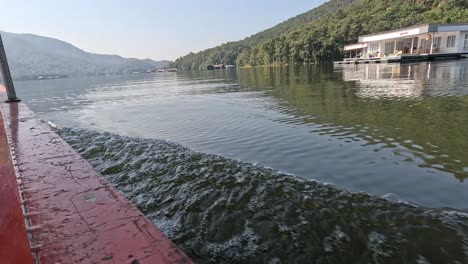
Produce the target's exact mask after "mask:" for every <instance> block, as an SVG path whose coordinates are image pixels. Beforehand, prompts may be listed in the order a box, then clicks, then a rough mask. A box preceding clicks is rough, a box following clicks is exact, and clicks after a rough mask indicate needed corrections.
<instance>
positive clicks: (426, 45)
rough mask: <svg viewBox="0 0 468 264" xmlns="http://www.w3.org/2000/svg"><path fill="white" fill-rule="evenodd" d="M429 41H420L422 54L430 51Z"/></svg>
mask: <svg viewBox="0 0 468 264" xmlns="http://www.w3.org/2000/svg"><path fill="white" fill-rule="evenodd" d="M431 43H432V41H431V40H427V39H421V47H422V49H423V50H422V52H424V53H429V50H430V49H431Z"/></svg>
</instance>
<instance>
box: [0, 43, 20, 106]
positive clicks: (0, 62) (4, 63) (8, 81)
mask: <svg viewBox="0 0 468 264" xmlns="http://www.w3.org/2000/svg"><path fill="white" fill-rule="evenodd" d="M0 72H1V73H2V76H3V82H4V84H5V89H6V92H7V96H8V100H7V102H17V101H20V100H19V99H18V97H16V92H15V86H14V85H13V79H12V78H11V73H10V67H8V60H7V57H6V53H5V47H4V46H3V40H2V35H1V34H0Z"/></svg>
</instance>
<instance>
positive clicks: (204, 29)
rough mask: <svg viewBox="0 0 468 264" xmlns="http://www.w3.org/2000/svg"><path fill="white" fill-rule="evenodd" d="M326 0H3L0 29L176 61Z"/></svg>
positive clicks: (99, 49)
mask: <svg viewBox="0 0 468 264" xmlns="http://www.w3.org/2000/svg"><path fill="white" fill-rule="evenodd" d="M323 2H325V0H308V1H307V0H235V1H234V0H198V1H195V0H193V1H192V0H190V1H189V0H179V1H176V0H153V1H151V0H134V1H130V0H128V1H123V0H76V1H68V0H41V1H39V0H8V1H7V0H0V11H1V13H0V30H4V31H9V32H14V33H33V34H37V35H43V36H48V37H53V38H58V39H61V40H64V41H67V42H70V43H72V44H73V45H75V46H77V47H79V48H81V49H84V50H86V51H90V52H95V53H104V54H118V55H121V56H124V57H135V58H151V59H155V60H161V59H169V60H174V59H176V58H178V57H180V56H183V55H185V54H187V53H189V52H191V51H193V52H197V51H200V50H203V49H206V48H209V47H214V46H216V45H218V44H221V43H224V42H227V41H233V40H239V39H243V38H245V37H247V36H250V35H252V34H254V33H257V32H258V31H261V30H264V29H267V28H269V27H271V26H274V25H276V24H278V23H280V22H282V21H284V20H286V19H288V18H290V17H292V16H295V15H298V14H300V13H303V12H306V11H308V10H310V9H312V8H314V7H316V6H318V5H320V4H321V3H323Z"/></svg>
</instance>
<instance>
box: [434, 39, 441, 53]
mask: <svg viewBox="0 0 468 264" xmlns="http://www.w3.org/2000/svg"><path fill="white" fill-rule="evenodd" d="M441 42H442V37H437V38H434V49H436V50H437V49H439V48H440V43H441Z"/></svg>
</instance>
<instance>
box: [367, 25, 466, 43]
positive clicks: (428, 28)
mask: <svg viewBox="0 0 468 264" xmlns="http://www.w3.org/2000/svg"><path fill="white" fill-rule="evenodd" d="M467 30H468V23H460V24H421V25H415V26H411V27H405V28H399V29H394V30H389V31H384V32H379V33H374V34H367V35H361V36H359V41H358V42H359V43H364V42H372V41H379V40H385V39H394V38H402V37H405V36H414V35H419V34H424V33H433V32H453V31H467Z"/></svg>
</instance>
